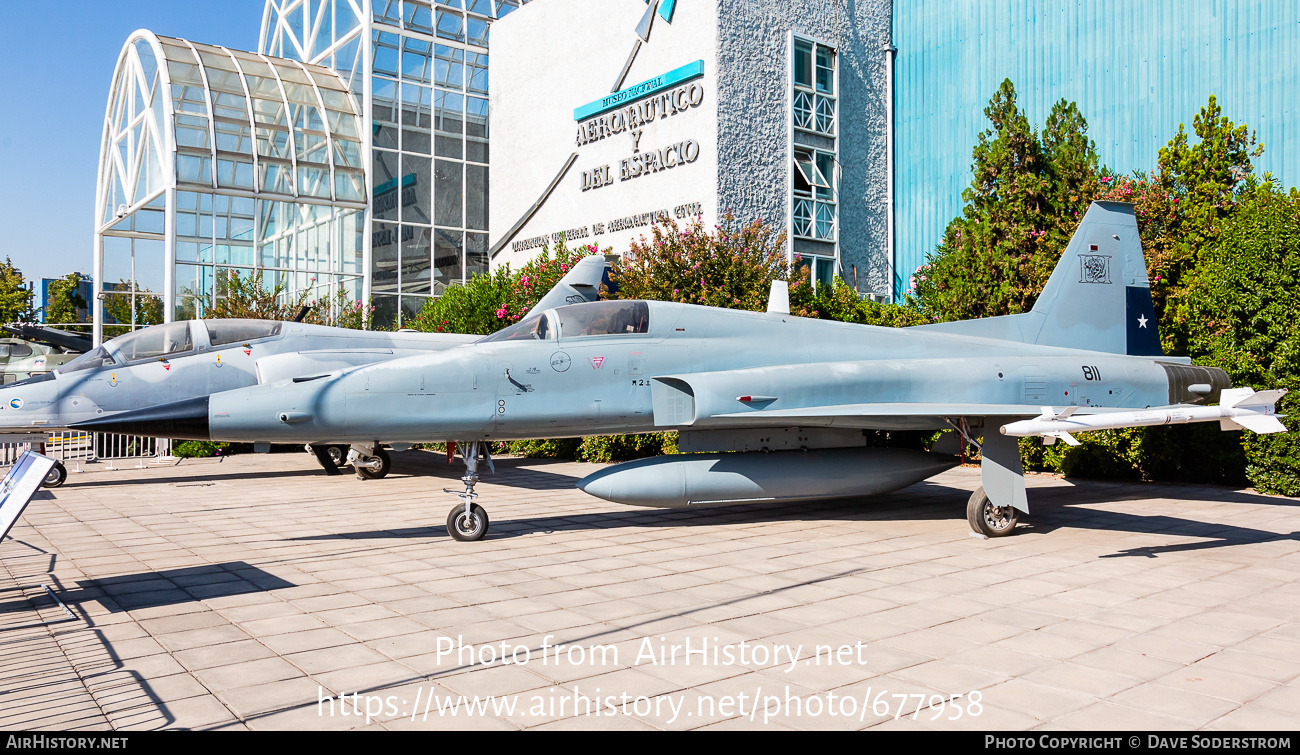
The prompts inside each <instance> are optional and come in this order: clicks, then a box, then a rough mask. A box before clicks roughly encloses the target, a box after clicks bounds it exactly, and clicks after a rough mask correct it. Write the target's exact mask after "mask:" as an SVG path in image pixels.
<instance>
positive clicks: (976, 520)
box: [966, 487, 1020, 537]
mask: <svg viewBox="0 0 1300 755" xmlns="http://www.w3.org/2000/svg"><path fill="white" fill-rule="evenodd" d="M1019 520H1020V512H1019V511H1017V510H1016V507H1015V506H997V505H995V504H994V503H993V502H992V501H990V500H989V497H988V495H987V494H985V492H984V488H982V487H979V488H975V492H974V493H971V494H970V500H968V501H967V502H966V522H967V523H968V524H970V528H971V531H972V532H976V533H979V534H981V535H983V536H984V537H1006V536H1007V535H1010V534H1011V533H1012V532H1013V531H1014V530H1015V529H1016V522H1018V521H1019Z"/></svg>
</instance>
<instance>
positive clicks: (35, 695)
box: [0, 541, 294, 729]
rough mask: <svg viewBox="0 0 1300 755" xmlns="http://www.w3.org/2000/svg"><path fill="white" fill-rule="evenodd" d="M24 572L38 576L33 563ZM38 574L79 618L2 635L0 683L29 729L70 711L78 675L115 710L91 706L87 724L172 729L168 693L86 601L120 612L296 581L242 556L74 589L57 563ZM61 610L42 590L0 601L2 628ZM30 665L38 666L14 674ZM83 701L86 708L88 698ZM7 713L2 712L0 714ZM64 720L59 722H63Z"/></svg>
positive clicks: (40, 554) (82, 583) (38, 554)
mask: <svg viewBox="0 0 1300 755" xmlns="http://www.w3.org/2000/svg"><path fill="white" fill-rule="evenodd" d="M19 542H21V541H19ZM23 544H24V545H28V548H29V549H30V550H31V551H32V553H31V554H28V555H27V556H26V557H25V558H28V559H35V558H41V559H43V558H44V557H46V556H49V557H51V558H53V554H48V553H46V552H45V551H43V550H41V549H40V548H37V547H35V546H31V545H29V544H26V543H23ZM19 558H20V559H21V558H23V557H19ZM24 571H25V573H28V574H40V572H39V569H37V568H36V565H35V564H32V565H30V567H29V568H28V569H25V570H24ZM29 579H30V578H29ZM35 580H38V581H40V582H43V583H49V584H50V585H51V587H52V588H53V589H54V592H55V593H56V594H57V595H58V597H59V599H60V600H62V601H63V602H64V604H65V605H66V606H68V608H69V609H70V610H72V611H73V612H74V614H76V615H77V617H78V618H79V619H80V621H77V622H72V623H68V624H59V625H54V626H51V627H50V628H49V629H39V630H20V631H23V632H24V634H23V635H21V636H17V637H13V636H5V637H4V640H3V641H0V668H4V669H6V672H5V673H0V688H3V696H4V698H5V703H6V705H7V706H13V707H17V708H21V709H22V711H21V713H20V714H19V715H20V716H21V719H20V720H21V721H22V727H23V728H42V726H43V722H44V721H45V720H46V719H47V718H50V717H51V716H56V715H58V714H60V713H61V712H66V710H67V705H68V700H67V685H68V684H69V682H70V680H73V679H76V680H80V682H81V684H82V685H84V686H85V688H86V689H87V690H88V691H93V696H94V699H95V702H96V703H100V702H102V701H104V700H106V699H107V700H111V701H112V709H111V710H108V709H104V708H100V709H98V710H91V711H90V712H88V713H87V714H86V719H85V721H86V723H94V722H95V719H97V718H99V717H101V716H102V717H106V718H107V719H108V721H109V723H110V725H112V726H113V727H114V728H131V729H166V728H172V727H174V726H175V725H176V723H177V718H176V716H175V715H174V714H173V712H172V711H171V710H170V709H169V708H168V705H167V703H166V702H165V701H164V700H163V697H162V696H161V695H160V694H159V693H158V692H157V691H156V690H155V689H154V688H153V686H152V684H151V683H150V681H149V680H148V679H146V678H145V675H144V674H142V673H141V672H140V671H139V670H136V669H134V668H132V667H131V666H132V664H133V661H130V660H123V658H122V657H121V655H120V654H119V653H118V650H117V649H116V648H115V647H114V642H113V640H111V639H109V637H108V636H106V634H105V630H104V629H102V628H100V627H98V626H96V622H95V618H94V616H93V615H92V613H91V612H88V611H87V610H86V609H85V606H84V604H85V603H86V602H87V601H97V602H99V603H100V605H102V606H103V607H104V608H106V609H107V610H108V611H109V612H111V613H117V612H120V611H124V610H134V609H140V608H148V607H153V606H166V605H172V604H176V603H183V602H188V601H198V600H201V599H205V598H214V597H220V596H225V595H237V594H242V593H250V592H259V591H267V590H276V589H281V588H285V587H293V586H294V585H293V584H292V583H290V582H287V581H285V580H283V579H280V578H278V577H276V576H274V575H271V574H268V573H267V572H265V571H263V570H261V569H259V568H257V567H255V566H252V565H250V564H248V563H246V562H243V561H232V562H228V563H222V564H212V565H205V566H197V567H190V568H177V569H166V570H162V571H150V572H140V573H136V574H124V575H118V576H114V577H102V578H98V579H90V580H79V581H78V582H77V586H76V587H70V586H67V585H64V584H63V583H62V581H61V580H60V579H59V578H58V575H57V574H55V573H54V564H53V562H52V561H51V563H50V565H49V569H48V571H47V572H46V573H44V574H40V576H39V577H36V578H35ZM55 608H56V607H55V604H54V602H53V601H52V600H51V599H50V597H49V596H48V595H47V594H45V593H44V592H42V593H40V594H37V595H31V596H28V597H26V598H22V597H20V598H19V599H17V600H15V601H6V602H4V603H0V627H2V626H3V625H6V624H11V623H13V622H11V621H9V620H8V619H9V618H10V616H13V617H14V618H30V617H31V612H32V610H33V609H36V610H37V611H41V612H44V615H45V616H47V617H48V616H49V615H50V614H52V613H53V614H57V613H58V612H57V611H56V610H55ZM24 665H25V666H26V668H31V667H32V666H35V667H36V668H37V669H38V670H37V671H36V672H35V673H32V672H30V671H25V670H20V671H18V672H17V673H9V670H11V669H14V668H15V666H17V667H18V668H20V669H21V668H22V667H23V666H24ZM65 669H66V672H67V673H64V671H65ZM81 705H82V706H83V707H85V703H81ZM9 712H11V711H9V710H6V711H3V712H0V717H2V716H3V714H4V713H9ZM0 720H3V719H2V718H0ZM66 725H67V724H66V723H61V725H60V728H62V727H63V726H66Z"/></svg>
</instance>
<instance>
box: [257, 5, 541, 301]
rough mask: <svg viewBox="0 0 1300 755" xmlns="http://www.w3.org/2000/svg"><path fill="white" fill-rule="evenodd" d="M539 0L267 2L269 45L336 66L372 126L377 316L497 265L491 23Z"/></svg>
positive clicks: (370, 264)
mask: <svg viewBox="0 0 1300 755" xmlns="http://www.w3.org/2000/svg"><path fill="white" fill-rule="evenodd" d="M529 1H530V0H266V4H265V6H264V7H263V11H262V28H261V34H260V36H259V43H258V44H259V49H260V51H261V52H263V53H265V54H267V55H276V56H280V57H285V58H294V59H297V60H302V61H306V62H308V63H313V64H317V65H322V66H327V67H330V68H333V69H334V70H336V71H337V72H338V73H339V75H340V76H341V77H342V78H343V79H344V80H345V81H347V82H348V87H349V88H350V90H351V92H352V95H353V97H355V99H356V101H357V102H358V104H359V106H360V109H361V113H362V118H363V120H364V122H365V123H366V125H367V128H365V129H364V130H363V133H362V137H363V143H364V146H363V154H365V155H366V160H367V161H368V166H367V167H368V170H367V180H368V181H369V183H368V184H367V185H366V192H367V195H368V196H369V197H371V207H370V210H369V212H368V213H367V215H366V219H365V224H364V226H365V227H364V232H363V233H362V237H363V238H362V244H363V256H364V269H365V278H364V286H365V289H364V294H363V295H364V297H365V298H366V299H368V300H369V301H371V302H372V303H373V304H374V305H375V307H376V310H375V320H376V322H377V323H378V324H381V325H387V324H401V323H402V321H403V320H405V319H406V318H409V317H411V316H413V315H414V314H416V313H417V312H418V311H419V310H420V308H421V307H422V306H423V304H424V303H425V302H427V301H428V299H429V298H430V297H431V296H437V295H438V294H439V293H441V292H442V291H443V290H445V288H446V287H447V286H451V285H458V284H460V283H462V282H464V281H465V280H467V279H468V278H469V276H471V275H473V274H474V273H477V272H485V271H486V270H487V267H488V255H487V238H488V235H487V230H488V229H487V221H488V218H487V177H488V162H489V160H488V113H487V87H488V30H489V26H490V24H491V23H492V22H493V21H495V20H496V19H499V18H501V17H503V16H505V15H506V14H508V13H510V12H512V11H514V10H516V9H518V8H519V7H520V6H521V5H523V4H525V3H527V2H529ZM372 294H373V297H372Z"/></svg>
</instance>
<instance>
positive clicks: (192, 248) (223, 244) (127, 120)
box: [94, 32, 366, 338]
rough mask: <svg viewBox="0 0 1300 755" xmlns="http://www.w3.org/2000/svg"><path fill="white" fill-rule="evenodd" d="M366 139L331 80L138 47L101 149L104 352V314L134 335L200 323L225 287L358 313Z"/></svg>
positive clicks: (350, 102) (186, 46) (129, 52)
mask: <svg viewBox="0 0 1300 755" xmlns="http://www.w3.org/2000/svg"><path fill="white" fill-rule="evenodd" d="M362 124H363V121H362V114H361V112H360V110H359V108H358V107H357V105H356V102H355V100H354V99H353V98H352V97H350V96H349V94H348V85H347V83H346V82H345V81H344V80H343V79H342V78H341V77H340V76H339V75H338V74H336V73H335V72H334V71H332V70H330V69H327V68H322V67H319V66H313V65H305V64H303V63H301V62H298V61H292V60H284V59H277V58H272V57H268V56H265V55H258V54H255V53H248V52H241V51H235V50H228V49H226V48H224V47H214V46H210V45H203V44H198V43H192V42H188V41H185V40H181V39H172V38H169V37H160V36H156V35H154V34H151V33H149V32H137V33H135V34H134V35H132V37H131V38H130V39H129V40H128V41H127V44H126V46H125V47H124V48H123V51H122V55H121V57H120V59H119V62H118V67H117V71H116V72H115V74H114V79H113V90H112V93H111V94H110V98H109V108H108V112H107V114H106V117H105V124H104V137H103V142H102V144H101V149H100V166H99V181H98V190H97V203H96V207H97V211H96V212H97V222H96V232H95V247H96V254H95V275H94V278H95V281H96V282H97V285H99V291H97V292H96V302H95V329H96V331H95V332H96V337H97V338H99V337H102V334H103V323H104V313H105V311H106V310H107V311H110V312H114V313H117V315H118V316H117V320H118V321H119V322H122V323H124V324H129V325H134V326H139V325H146V324H150V323H151V321H156V320H158V319H162V320H168V321H170V320H172V319H186V318H191V317H201V316H202V315H203V313H204V309H205V308H206V307H207V306H208V305H210V304H211V303H213V302H214V301H215V300H216V299H217V298H219V297H220V296H221V295H222V291H223V286H222V285H220V283H221V280H222V277H223V276H228V275H232V274H241V275H243V274H251V273H252V272H253V271H258V273H259V274H260V275H262V276H263V277H264V279H265V282H266V284H267V285H268V286H269V287H274V286H283V287H284V291H285V294H284V295H285V296H286V297H290V298H293V299H296V298H297V297H298V296H300V295H302V294H304V293H306V294H307V296H308V298H310V299H315V300H321V301H324V300H326V299H330V298H332V297H333V295H334V293H335V292H337V291H338V290H340V289H342V290H344V291H345V292H346V294H347V295H348V296H349V297H351V298H358V299H359V298H361V296H362V293H363V277H364V266H363V265H362V259H363V244H362V236H361V227H362V223H363V222H364V217H365V208H366V185H365V182H366V176H365V166H364V162H363V154H364V140H363V138H362V137H363V133H362V132H363V126H362ZM124 313H125V316H123V314H124Z"/></svg>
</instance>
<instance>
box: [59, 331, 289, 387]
mask: <svg viewBox="0 0 1300 755" xmlns="http://www.w3.org/2000/svg"><path fill="white" fill-rule="evenodd" d="M195 322H196V321H193V320H182V321H179V322H169V323H165V324H163V325H151V326H149V327H147V328H141V329H140V330H136V331H132V332H130V333H126V334H124V335H120V336H118V337H117V338H113V339H110V340H109V341H107V342H106V343H105V344H104V345H103V346H100V347H99V348H97V349H94V350H92V351H88V352H86V353H85V354H82V355H81V356H79V357H77V358H76V359H74V360H72V361H71V362H68V363H67V364H65V365H63V366H62V367H60V368H59V369H58V372H59V373H61V374H63V373H68V372H77V371H79V370H91V369H95V368H98V367H109V366H112V365H115V364H123V363H126V362H136V361H139V360H142V359H165V358H167V357H170V356H176V355H179V354H184V353H186V352H189V351H193V350H194V347H195V338H194V336H195V334H196V333H195V331H199V332H200V333H201V331H202V330H207V332H208V344H209V345H210V346H212V347H213V348H221V347H223V346H230V345H232V344H240V343H247V342H249V341H256V340H258V339H262V338H271V337H273V336H278V335H280V332H281V330H282V329H283V328H284V323H283V322H279V321H277V320H245V319H229V320H203V321H202V323H203V327H202V328H199V327H197V326H195ZM191 326H195V327H193V328H191ZM199 345H202V339H201V336H200V340H199Z"/></svg>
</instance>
